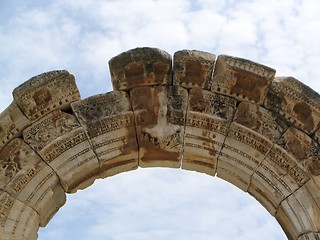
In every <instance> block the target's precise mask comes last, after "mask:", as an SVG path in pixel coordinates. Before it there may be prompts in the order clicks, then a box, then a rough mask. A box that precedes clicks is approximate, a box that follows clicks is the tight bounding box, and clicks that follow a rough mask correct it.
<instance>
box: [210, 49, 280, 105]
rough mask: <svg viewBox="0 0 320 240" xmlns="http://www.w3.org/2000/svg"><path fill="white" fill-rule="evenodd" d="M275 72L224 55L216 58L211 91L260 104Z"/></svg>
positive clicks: (262, 66) (259, 65)
mask: <svg viewBox="0 0 320 240" xmlns="http://www.w3.org/2000/svg"><path fill="white" fill-rule="evenodd" d="M275 72H276V71H275V70H274V69H272V68H269V67H266V66H264V65H261V64H258V63H255V62H252V61H249V60H246V59H242V58H235V57H231V56H226V55H220V56H218V59H217V61H216V66H215V69H214V75H213V83H212V88H211V90H212V91H214V92H218V93H222V94H226V95H229V96H231V97H235V98H237V99H239V100H240V101H243V100H247V101H251V102H254V103H257V104H262V103H263V101H264V99H265V96H266V94H267V90H268V87H269V85H270V84H271V81H272V79H273V78H274V75H275Z"/></svg>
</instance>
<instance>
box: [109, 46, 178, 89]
mask: <svg viewBox="0 0 320 240" xmlns="http://www.w3.org/2000/svg"><path fill="white" fill-rule="evenodd" d="M171 65H172V60H171V56H170V54H169V53H167V52H165V51H162V50H160V49H157V48H135V49H132V50H129V51H127V52H123V53H121V54H119V55H118V56H115V57H113V58H112V59H111V60H110V61H109V67H110V74H111V80H112V84H113V89H114V90H130V89H131V88H133V87H137V86H144V85H156V84H172V67H171Z"/></svg>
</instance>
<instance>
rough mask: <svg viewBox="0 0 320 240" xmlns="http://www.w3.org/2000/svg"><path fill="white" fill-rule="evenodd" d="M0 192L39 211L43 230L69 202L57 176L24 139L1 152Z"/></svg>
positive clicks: (16, 140)
mask: <svg viewBox="0 0 320 240" xmlns="http://www.w3.org/2000/svg"><path fill="white" fill-rule="evenodd" d="M0 190H3V191H5V192H7V193H9V194H11V195H12V196H13V197H15V198H17V199H19V200H20V201H21V202H23V203H25V204H27V205H28V206H30V207H32V208H33V209H35V210H36V211H37V212H38V213H39V215H40V225H41V226H45V225H46V224H47V223H48V222H49V220H50V219H51V217H52V216H53V215H54V214H55V213H56V212H57V211H58V210H59V208H60V207H61V206H63V205H64V203H65V201H66V196H65V192H64V190H63V188H62V187H61V185H60V183H59V179H58V177H57V176H56V174H55V172H53V170H52V169H51V168H50V167H49V166H48V165H47V164H45V162H44V161H43V160H42V159H41V158H40V157H39V155H38V154H36V153H35V152H34V151H33V150H32V149H31V148H30V146H28V145H27V144H26V143H25V142H24V141H23V140H22V139H20V138H15V139H13V140H12V141H10V142H9V143H8V144H7V145H6V146H5V147H4V148H3V149H2V151H1V152H0Z"/></svg>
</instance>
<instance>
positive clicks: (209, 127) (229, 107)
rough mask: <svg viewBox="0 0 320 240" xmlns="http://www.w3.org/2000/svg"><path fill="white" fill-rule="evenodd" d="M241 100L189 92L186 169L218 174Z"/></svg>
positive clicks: (200, 91) (185, 154) (183, 166)
mask: <svg viewBox="0 0 320 240" xmlns="http://www.w3.org/2000/svg"><path fill="white" fill-rule="evenodd" d="M236 104H237V101H236V100H235V99H233V98H230V97H227V96H222V95H218V94H216V93H212V92H210V91H206V90H202V89H200V88H193V89H191V90H190V93H189V101H188V108H187V109H188V111H187V122H186V128H185V140H184V156H183V162H182V168H183V169H187V170H195V171H198V172H203V173H206V174H209V175H215V173H216V168H217V166H216V165H217V158H218V155H219V152H220V150H221V147H222V145H223V142H224V140H225V137H226V135H227V133H228V127H229V125H230V123H231V121H232V118H233V115H234V112H235V109H236Z"/></svg>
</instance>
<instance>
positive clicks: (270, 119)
mask: <svg viewBox="0 0 320 240" xmlns="http://www.w3.org/2000/svg"><path fill="white" fill-rule="evenodd" d="M234 122H236V123H239V124H241V125H243V126H245V127H247V128H250V129H251V130H253V131H255V132H257V133H259V134H261V135H263V136H265V137H267V138H268V139H269V140H271V142H273V143H275V142H277V141H278V140H279V138H280V137H281V135H282V134H283V133H284V132H285V131H286V130H287V128H288V126H287V125H286V124H285V123H284V122H283V121H282V120H281V119H279V117H278V116H277V115H276V114H274V113H272V112H270V111H268V110H267V109H265V108H263V107H261V106H259V105H256V104H253V103H250V102H241V103H240V104H239V106H238V108H237V112H236V115H235V117H234Z"/></svg>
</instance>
